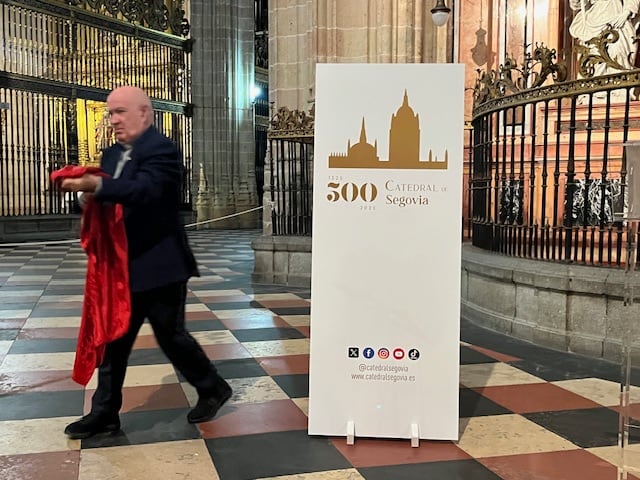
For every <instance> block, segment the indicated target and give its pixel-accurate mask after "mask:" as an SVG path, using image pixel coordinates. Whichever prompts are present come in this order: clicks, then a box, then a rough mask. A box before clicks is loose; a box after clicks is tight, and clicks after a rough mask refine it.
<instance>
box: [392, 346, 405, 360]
mask: <svg viewBox="0 0 640 480" xmlns="http://www.w3.org/2000/svg"><path fill="white" fill-rule="evenodd" d="M393 358H395V359H396V360H402V359H403V358H404V350H403V349H401V348H396V349H395V350H394V351H393Z"/></svg>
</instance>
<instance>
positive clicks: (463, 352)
mask: <svg viewBox="0 0 640 480" xmlns="http://www.w3.org/2000/svg"><path fill="white" fill-rule="evenodd" d="M495 362H496V360H495V359H493V358H491V357H489V356H487V355H485V354H484V353H480V352H478V351H477V350H474V349H473V348H469V347H467V346H465V345H461V346H460V365H470V364H473V363H495Z"/></svg>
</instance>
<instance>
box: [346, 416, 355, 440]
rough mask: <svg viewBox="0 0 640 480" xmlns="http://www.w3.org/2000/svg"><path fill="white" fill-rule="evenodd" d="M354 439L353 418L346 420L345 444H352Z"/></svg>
mask: <svg viewBox="0 0 640 480" xmlns="http://www.w3.org/2000/svg"><path fill="white" fill-rule="evenodd" d="M355 441H356V424H355V423H353V420H349V421H348V422H347V445H353V444H354V443H355Z"/></svg>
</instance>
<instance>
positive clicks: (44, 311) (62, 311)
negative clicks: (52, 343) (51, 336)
mask: <svg viewBox="0 0 640 480" xmlns="http://www.w3.org/2000/svg"><path fill="white" fill-rule="evenodd" d="M81 313H82V307H74V308H51V307H38V306H36V307H35V308H34V309H33V311H32V312H31V315H29V317H30V318H42V317H80V314H81Z"/></svg>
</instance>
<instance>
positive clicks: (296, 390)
mask: <svg viewBox="0 0 640 480" xmlns="http://www.w3.org/2000/svg"><path fill="white" fill-rule="evenodd" d="M271 378H273V380H274V381H275V382H276V383H277V384H278V386H279V387H280V388H281V389H282V390H284V391H285V393H286V394H287V395H288V396H289V397H291V398H305V397H308V396H309V375H305V374H298V375H274V376H273V377H271Z"/></svg>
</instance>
